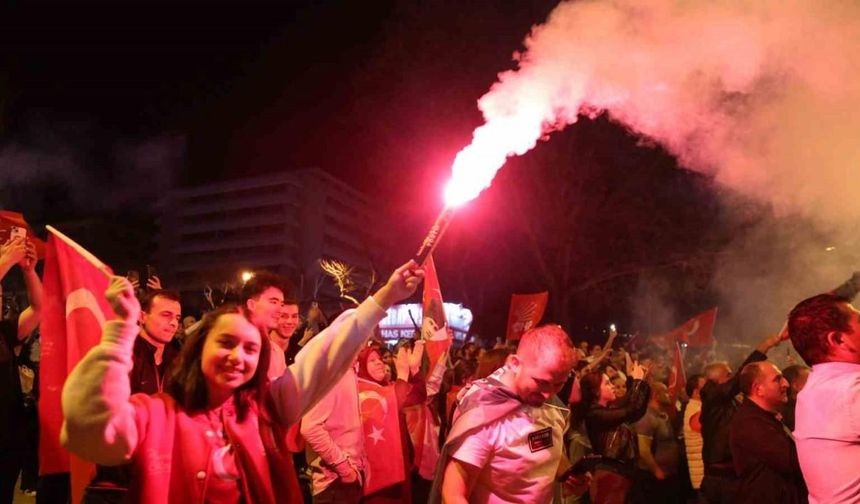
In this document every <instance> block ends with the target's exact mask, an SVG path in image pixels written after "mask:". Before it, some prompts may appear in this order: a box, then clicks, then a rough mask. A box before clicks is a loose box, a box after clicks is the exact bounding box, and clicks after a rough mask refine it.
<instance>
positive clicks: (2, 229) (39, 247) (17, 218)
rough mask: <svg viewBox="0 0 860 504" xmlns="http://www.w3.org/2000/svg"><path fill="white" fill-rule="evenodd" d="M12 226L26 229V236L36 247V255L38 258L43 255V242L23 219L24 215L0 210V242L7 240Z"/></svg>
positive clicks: (41, 257)
mask: <svg viewBox="0 0 860 504" xmlns="http://www.w3.org/2000/svg"><path fill="white" fill-rule="evenodd" d="M13 227H19V228H24V229H26V230H27V238H29V239H30V241H31V242H33V245H34V246H35V247H36V256H37V257H38V258H39V259H43V258H44V257H45V242H43V241H42V240H40V239H38V238H36V235H34V234H33V228H31V227H30V225H29V224H27V221H25V220H24V216H23V215H22V214H20V213H18V212H13V211H11V210H0V243H6V242H7V241H8V240H9V235H10V233H11V232H12V228H13Z"/></svg>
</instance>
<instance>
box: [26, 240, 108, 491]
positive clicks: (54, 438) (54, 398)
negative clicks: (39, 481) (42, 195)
mask: <svg viewBox="0 0 860 504" xmlns="http://www.w3.org/2000/svg"><path fill="white" fill-rule="evenodd" d="M43 283H44V292H45V305H44V309H43V313H42V365H41V382H40V386H39V393H40V399H39V428H40V433H39V463H40V467H39V472H40V474H54V473H62V472H69V471H70V467H71V472H72V502H80V498H81V496H82V495H83V490H84V487H85V486H86V485H87V484H88V483H89V481H90V480H91V479H92V475H93V474H94V472H95V469H94V466H93V465H92V464H89V463H86V462H83V461H81V460H80V459H78V458H77V457H74V456H72V455H70V454H69V453H68V452H67V451H66V450H65V449H63V448H62V447H61V446H60V428H61V427H62V425H63V411H62V407H61V403H60V396H61V393H62V391H63V384H64V383H65V381H66V377H67V376H68V375H69V373H70V372H71V370H72V368H74V367H75V365H76V364H77V363H78V361H79V360H81V358H83V356H84V354H86V352H87V351H88V350H89V349H90V348H92V347H93V346H95V345H96V344H98V342H99V341H100V340H101V334H102V327H103V326H104V323H105V321H106V320H109V319H111V318H114V313H113V310H112V309H111V307H110V305H109V304H108V302H107V300H106V299H105V297H104V292H105V290H107V287H108V283H109V280H108V278H107V276H106V275H105V274H104V272H102V271H100V270H99V269H98V268H96V267H95V266H93V265H92V264H91V263H90V262H89V261H87V260H86V259H84V257H83V256H82V255H80V254H79V253H78V252H77V251H76V250H75V249H73V248H72V247H70V246H69V245H68V244H66V243H65V242H64V241H63V240H61V239H59V238H57V237H56V236H55V235H53V234H52V235H50V236H49V237H48V243H47V247H46V252H45V269H44V275H43Z"/></svg>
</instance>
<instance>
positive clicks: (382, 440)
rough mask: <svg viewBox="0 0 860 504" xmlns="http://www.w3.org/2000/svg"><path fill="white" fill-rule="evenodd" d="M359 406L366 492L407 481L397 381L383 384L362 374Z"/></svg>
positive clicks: (369, 492)
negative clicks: (395, 385) (365, 459)
mask: <svg viewBox="0 0 860 504" xmlns="http://www.w3.org/2000/svg"><path fill="white" fill-rule="evenodd" d="M358 409H359V412H360V414H361V426H362V427H363V429H364V451H365V452H366V453H367V468H366V471H365V476H366V481H365V483H364V495H370V494H372V493H374V492H377V491H379V490H382V489H383V488H387V487H390V486H391V485H396V484H398V483H402V482H403V481H406V465H405V464H404V462H403V445H402V444H401V441H400V439H401V438H400V416H399V415H400V413H399V412H398V410H397V396H396V395H395V394H394V385H386V386H382V385H379V384H377V383H374V382H372V381H368V380H363V379H361V378H359V379H358Z"/></svg>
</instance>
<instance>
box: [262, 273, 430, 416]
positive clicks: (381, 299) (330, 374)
mask: <svg viewBox="0 0 860 504" xmlns="http://www.w3.org/2000/svg"><path fill="white" fill-rule="evenodd" d="M423 278H424V270H422V269H420V268H418V265H417V264H416V263H415V262H414V261H410V262H408V263H406V264H404V265H403V266H401V267H399V268H397V269H396V270H395V271H394V273H392V275H391V277H390V278H389V279H388V283H386V284H385V285H384V286H383V287H382V288H381V289H379V290H378V291H377V292H376V293H375V294H373V295H372V296H371V297H369V298H367V299H366V300H365V301H364V302H363V303H361V305H359V307H358V308H356V309H355V310H349V311H346V312H344V313H343V314H341V316H340V317H338V318H337V319H336V320H335V321H334V322H332V324H331V325H329V326H328V327H327V328H326V329H325V330H323V331H322V332H321V333H319V334H318V335H317V336H316V337H315V338H313V339H312V340H310V341H309V342H308V343H307V344H306V345H305V347H304V348H303V349H302V350H301V351H300V352H299V353H298V355H296V361H295V362H294V363H293V364H292V365H291V366H290V367H288V368H287V371H286V372H285V373H284V375H283V376H281V377H280V378H278V379H277V380H275V381H273V382H272V385H271V392H272V397H273V399H274V403H275V407H276V408H277V409H278V417H279V419H280V421H281V422H282V423H284V424H286V425H290V424H293V423H295V422H296V421H298V420H299V419H300V418H301V417H302V415H303V414H304V413H305V412H306V411H307V410H308V409H310V408H311V407H312V406H313V405H314V404H316V403H317V401H319V400H320V398H322V396H324V395H325V394H326V393H327V392H328V391H329V390H330V389H331V387H332V386H333V385H334V384H335V383H337V381H338V380H340V378H341V376H343V374H344V373H345V372H346V370H347V368H348V367H349V366H351V365H352V362H353V361H354V360H355V357H356V356H357V355H358V352H359V351H360V350H361V348H362V347H363V346H364V343H365V342H366V341H367V339H368V338H370V336H371V335H372V334H373V328H374V327H376V324H378V323H379V321H380V320H382V319H383V318H384V317H385V315H386V310H387V309H388V308H389V307H391V305H393V304H394V303H396V302H398V301H400V300H401V299H404V298H406V297H408V296H409V295H411V294H412V293H413V292H415V289H416V288H417V287H418V285H419V284H420V283H421V280H422V279H423Z"/></svg>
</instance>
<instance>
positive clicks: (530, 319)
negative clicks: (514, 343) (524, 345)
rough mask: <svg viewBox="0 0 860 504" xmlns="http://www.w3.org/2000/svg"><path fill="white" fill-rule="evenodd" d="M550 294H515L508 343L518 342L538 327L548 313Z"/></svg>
mask: <svg viewBox="0 0 860 504" xmlns="http://www.w3.org/2000/svg"><path fill="white" fill-rule="evenodd" d="M547 301H549V292H546V291H544V292H538V293H537V294H513V295H512V296H511V309H510V311H509V312H508V331H507V337H506V339H507V341H511V340H518V339H520V337H521V336H522V335H523V333H524V332H526V331H528V330H529V329H531V328H532V327H535V326H537V325H538V323H539V322H540V320H541V319H542V318H543V313H544V311H546V304H547Z"/></svg>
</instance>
